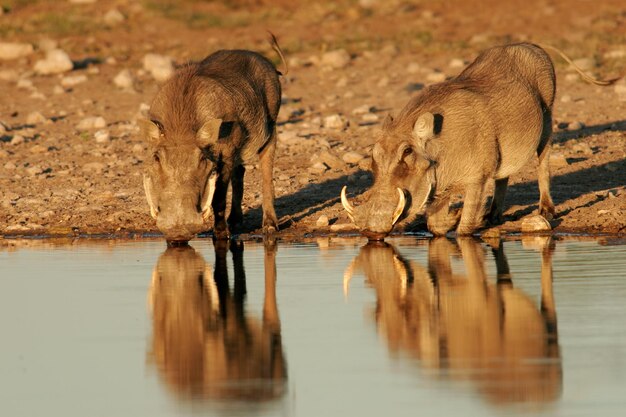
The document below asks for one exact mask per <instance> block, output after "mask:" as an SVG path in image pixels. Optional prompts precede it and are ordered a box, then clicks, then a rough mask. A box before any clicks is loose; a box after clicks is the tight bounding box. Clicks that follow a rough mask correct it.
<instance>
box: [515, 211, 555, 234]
mask: <svg viewBox="0 0 626 417" xmlns="http://www.w3.org/2000/svg"><path fill="white" fill-rule="evenodd" d="M550 230H552V226H550V223H549V222H548V221H547V220H546V219H545V218H544V217H543V216H540V215H535V216H531V217H526V218H525V219H524V220H523V221H522V232H524V233H532V232H547V231H550Z"/></svg>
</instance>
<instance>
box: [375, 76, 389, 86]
mask: <svg viewBox="0 0 626 417" xmlns="http://www.w3.org/2000/svg"><path fill="white" fill-rule="evenodd" d="M388 85H389V77H382V78H381V79H380V80H378V82H377V83H376V86H377V87H387V86H388Z"/></svg>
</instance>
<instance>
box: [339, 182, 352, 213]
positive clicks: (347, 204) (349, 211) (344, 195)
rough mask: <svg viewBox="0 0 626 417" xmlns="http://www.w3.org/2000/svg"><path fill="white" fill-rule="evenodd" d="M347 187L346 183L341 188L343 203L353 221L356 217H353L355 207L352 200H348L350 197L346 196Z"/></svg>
mask: <svg viewBox="0 0 626 417" xmlns="http://www.w3.org/2000/svg"><path fill="white" fill-rule="evenodd" d="M347 188H348V187H347V186H345V185H344V186H343V188H342V189H341V205H342V206H343V208H344V209H345V210H346V211H347V212H348V215H349V216H350V218H351V219H352V221H354V217H353V215H354V207H352V204H350V202H349V201H348V197H346V189H347Z"/></svg>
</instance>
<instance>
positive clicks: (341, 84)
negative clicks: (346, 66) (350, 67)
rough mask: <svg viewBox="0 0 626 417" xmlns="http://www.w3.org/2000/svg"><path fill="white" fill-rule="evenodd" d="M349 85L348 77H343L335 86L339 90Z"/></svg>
mask: <svg viewBox="0 0 626 417" xmlns="http://www.w3.org/2000/svg"><path fill="white" fill-rule="evenodd" d="M347 85H348V78H347V77H341V78H340V79H339V80H338V81H337V83H336V84H335V87H337V88H343V87H345V86H347Z"/></svg>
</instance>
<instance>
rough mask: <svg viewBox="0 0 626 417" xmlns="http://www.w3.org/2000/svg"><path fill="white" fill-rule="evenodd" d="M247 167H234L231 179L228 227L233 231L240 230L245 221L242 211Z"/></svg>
mask: <svg viewBox="0 0 626 417" xmlns="http://www.w3.org/2000/svg"><path fill="white" fill-rule="evenodd" d="M245 173H246V168H245V167H244V166H243V165H238V166H236V167H235V168H234V169H233V177H232V179H231V184H232V186H233V188H232V203H231V205H230V214H229V215H228V227H229V228H230V231H231V233H236V232H238V231H239V228H240V226H241V222H242V221H243V212H242V211H241V201H242V200H243V177H244V175H245Z"/></svg>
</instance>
